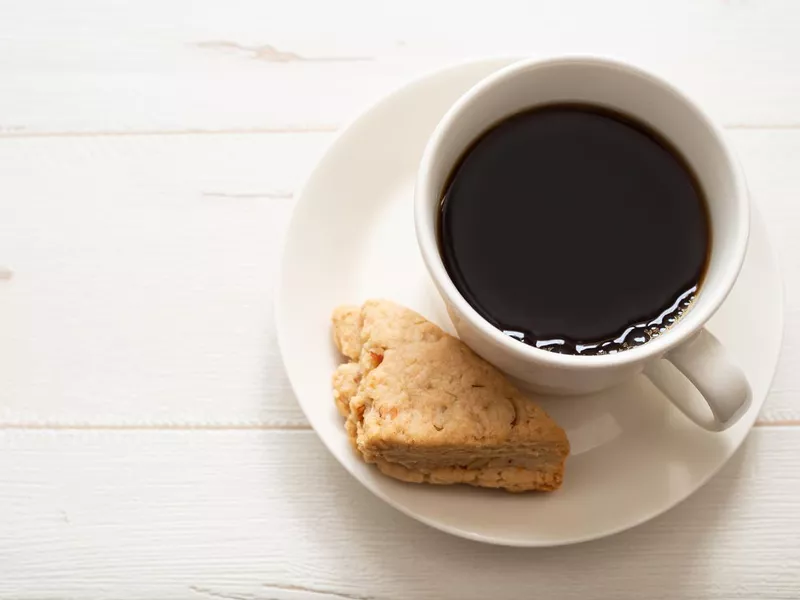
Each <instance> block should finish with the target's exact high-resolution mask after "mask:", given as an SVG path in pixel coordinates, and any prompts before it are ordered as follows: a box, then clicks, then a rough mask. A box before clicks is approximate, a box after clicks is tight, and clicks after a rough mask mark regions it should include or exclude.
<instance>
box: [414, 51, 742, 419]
mask: <svg viewBox="0 0 800 600" xmlns="http://www.w3.org/2000/svg"><path fill="white" fill-rule="evenodd" d="M556 102H580V103H588V104H594V105H599V106H604V107H608V108H612V109H615V110H617V111H619V112H622V113H625V114H628V115H631V116H633V117H635V118H637V119H638V120H640V121H642V122H644V123H646V124H648V125H650V126H651V127H652V128H653V129H655V130H656V131H658V132H659V133H661V134H662V135H663V136H664V137H665V138H666V139H668V140H669V141H670V142H671V143H672V144H673V145H674V146H675V147H676V148H677V149H678V150H679V151H680V152H681V154H682V155H683V156H684V157H685V158H686V160H688V162H689V163H690V164H691V166H692V168H693V169H694V171H695V174H696V175H697V177H698V178H699V180H700V184H701V186H702V188H703V190H704V192H705V195H706V199H707V202H708V209H709V214H710V222H711V254H710V259H709V264H708V269H707V272H706V275H705V278H704V280H703V282H702V285H701V287H700V291H699V294H698V295H697V298H696V300H695V302H694V303H693V305H692V307H691V309H690V310H689V311H687V312H686V314H685V315H684V316H683V317H682V318H681V319H680V320H679V321H678V322H677V323H676V324H675V325H674V326H673V327H671V328H670V329H669V330H667V331H666V332H665V333H663V334H661V335H660V336H658V337H656V338H654V339H652V340H651V341H649V342H647V343H646V344H644V345H642V346H638V347H635V348H632V349H629V350H625V351H622V352H619V353H617V354H609V355H603V356H574V355H564V354H557V353H553V352H548V351H546V350H541V349H538V348H535V347H532V346H529V345H526V344H523V343H521V342H519V341H517V340H514V339H511V338H510V337H508V336H506V335H504V334H503V333H501V332H500V331H499V330H498V329H496V328H495V327H494V326H492V325H491V324H490V323H489V322H488V321H486V320H485V319H483V318H482V317H481V316H480V315H479V314H478V312H477V311H476V310H475V309H474V308H473V307H472V306H470V304H469V303H468V302H467V301H466V300H465V299H464V297H463V296H462V295H461V294H460V293H459V291H458V290H457V289H456V287H455V285H454V284H453V282H452V281H451V279H450V277H449V276H448V274H447V271H446V270H445V267H444V264H443V262H442V258H441V256H440V254H439V248H438V243H437V231H436V222H437V218H438V212H439V205H440V200H441V196H442V191H443V188H444V186H445V183H446V181H447V178H448V176H449V175H450V173H451V171H452V169H453V167H454V166H455V164H456V162H457V161H458V160H459V158H460V157H461V156H462V154H463V153H464V151H465V150H466V149H467V148H468V147H469V145H470V143H471V142H473V141H474V140H475V139H476V138H477V137H478V136H479V135H480V134H481V133H483V132H485V131H486V130H487V129H489V128H490V127H492V125H494V124H495V123H497V122H498V121H500V120H502V119H503V118H505V117H508V116H510V115H513V114H515V113H518V112H520V111H522V110H525V109H527V108H531V107H534V106H537V105H544V104H552V103H556ZM414 211H415V212H414V218H415V223H416V233H417V241H418V243H419V247H420V250H421V252H422V257H423V259H424V261H425V265H426V267H427V269H428V272H429V273H430V275H431V277H432V278H433V281H434V283H435V285H436V287H437V288H438V290H439V293H440V294H441V296H442V298H443V299H444V302H445V304H446V306H447V310H448V313H449V315H450V318H451V319H452V321H453V325H454V326H455V328H456V330H457V332H458V335H459V336H460V338H461V339H462V340H463V341H464V342H465V343H466V344H467V345H468V346H470V347H471V348H472V349H473V350H474V351H475V352H477V353H478V354H479V355H481V356H483V357H484V358H485V359H486V360H488V361H489V362H491V363H493V364H494V365H496V366H497V367H499V368H500V369H502V370H503V371H505V372H506V373H508V374H509V375H511V376H512V377H515V378H516V379H518V380H520V381H521V382H523V383H524V384H527V386H529V387H530V388H531V389H533V390H536V391H539V392H544V393H548V394H587V393H591V392H595V391H598V390H601V389H604V388H608V387H611V386H613V385H616V384H619V383H622V382H623V381H625V380H627V379H629V378H631V377H633V376H635V375H637V374H639V373H641V372H643V371H644V373H645V374H646V375H647V376H648V377H649V378H650V379H651V380H652V381H653V383H655V384H656V386H657V387H659V389H661V391H662V392H664V394H665V395H666V396H667V397H668V398H669V399H670V400H671V401H672V402H673V404H675V405H676V406H677V407H678V408H679V409H680V410H682V411H683V412H684V413H685V414H686V415H687V416H688V417H689V418H691V419H692V420H693V421H695V422H696V423H697V424H698V425H701V426H702V427H705V428H706V429H709V430H714V431H721V430H723V429H726V428H728V427H730V426H731V425H733V424H734V423H735V422H736V421H737V420H738V418H739V417H740V416H741V415H742V414H743V413H744V412H745V411H746V410H747V407H748V406H749V404H750V395H751V394H750V386H749V384H748V382H747V379H746V377H745V375H744V373H743V372H742V371H741V369H739V367H737V366H736V365H734V364H733V363H732V362H731V360H730V359H729V358H728V356H726V353H725V350H724V348H723V347H722V345H721V344H720V343H719V342H718V341H717V339H716V338H715V337H714V336H713V335H712V334H711V333H709V332H708V330H707V329H706V328H705V324H706V322H707V321H708V320H709V319H710V318H711V316H712V315H713V314H714V313H715V312H716V310H717V309H718V308H719V307H720V305H721V304H722V302H723V301H724V300H725V298H726V296H727V295H728V293H729V292H730V290H731V288H732V287H733V284H734V282H735V281H736V278H737V276H738V275H739V271H740V269H741V266H742V263H743V261H744V257H745V251H746V249H747V238H748V232H749V219H750V208H749V198H748V191H747V186H746V183H745V179H744V174H743V173H742V170H741V168H740V166H739V163H738V161H737V160H736V159H735V157H734V156H733V153H732V152H731V149H730V148H729V147H728V145H727V144H726V142H725V139H724V135H723V133H722V131H721V130H720V128H719V127H718V126H717V125H715V124H714V123H713V122H712V121H711V120H710V119H709V118H708V117H707V116H706V115H705V114H704V113H703V112H702V111H701V110H700V109H699V108H698V107H697V106H696V105H695V104H694V103H693V102H692V101H691V100H689V99H688V98H687V97H686V96H685V95H684V94H682V93H681V92H679V91H678V90H677V89H675V88H674V87H673V86H672V85H671V84H669V83H667V82H665V81H663V80H661V79H659V78H657V77H655V76H653V75H650V74H648V73H646V72H644V71H642V70H640V69H638V68H636V67H633V66H630V65H627V64H624V63H620V62H616V61H612V60H607V59H599V58H584V57H567V58H554V59H548V60H524V61H520V62H517V63H515V64H513V65H511V66H509V67H506V68H504V69H501V70H500V71H498V72H497V73H495V74H493V75H490V76H489V77H487V78H486V79H484V80H483V81H481V82H480V83H478V84H477V85H475V86H474V87H473V88H472V89H470V90H469V91H468V92H467V93H466V94H464V95H463V96H462V97H461V98H460V99H459V100H458V101H457V102H456V103H455V104H454V105H453V106H452V108H450V110H449V111H448V112H447V113H446V114H445V116H444V117H443V118H442V120H441V121H440V122H439V124H438V126H437V127H436V129H435V131H434V132H433V135H432V136H431V138H430V140H429V141H428V145H427V146H426V148H425V152H424V154H423V156H422V161H421V164H420V167H419V174H418V176H417V183H416V191H415V207H414ZM532 244H535V242H532ZM531 251H532V252H536V248H535V245H534V246H533V247H532V248H531ZM541 252H542V256H541V260H551V256H550V254H551V253H552V250H550V249H544V248H542V249H541ZM667 362H668V363H671V364H672V365H673V366H674V367H676V368H677V370H676V369H674V368H671V367H670V366H669V365H668V364H667ZM689 382H691V384H692V386H693V387H694V388H695V389H694V390H693V389H692V386H689V385H688V383H689ZM687 389H688V390H689V391H690V392H691V393H687ZM697 392H699V394H700V395H702V398H703V399H705V403H707V405H708V408H710V411H709V410H708V408H706V407H705V406H703V407H702V410H701V409H699V408H698V406H697V397H698V394H697Z"/></svg>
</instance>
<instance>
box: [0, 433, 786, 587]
mask: <svg viewBox="0 0 800 600" xmlns="http://www.w3.org/2000/svg"><path fill="white" fill-rule="evenodd" d="M798 453H800V435H798V430H796V429H793V428H769V429H760V430H756V431H755V432H754V433H753V434H752V436H751V438H750V440H749V441H748V442H747V444H746V445H745V448H744V450H743V451H742V452H740V453H739V454H737V455H736V457H735V458H734V459H733V460H732V461H731V463H730V464H729V465H728V466H727V467H725V469H724V470H723V471H722V472H721V473H720V474H719V475H718V476H717V477H716V478H715V479H714V480H712V482H711V483H709V484H708V485H707V486H706V487H705V488H704V489H702V490H700V491H699V492H698V493H697V494H696V495H695V496H694V497H692V498H691V499H689V500H687V501H686V502H685V503H683V504H682V505H680V506H679V507H677V508H675V509H674V510H672V511H670V512H669V513H667V514H666V515H664V516H662V517H660V518H658V519H656V520H655V521H653V522H651V523H649V524H646V525H643V526H641V527H639V528H637V529H634V530H631V531H629V532H627V533H624V534H621V535H618V536H615V537H612V538H608V539H606V540H601V541H598V542H592V543H588V544H583V545H579V546H574V547H567V548H559V549H550V550H540V551H524V550H514V549H507V548H496V547H490V546H485V545H481V544H477V543H473V542H467V541H464V540H460V539H456V538H453V537H450V536H448V535H446V534H443V533H440V532H437V531H434V530H432V529H429V528H427V527H425V526H423V525H421V524H419V523H417V522H415V521H412V520H411V519H409V518H407V517H405V516H403V515H401V514H400V513H398V512H396V511H395V510H393V509H391V508H389V507H388V506H387V505H385V504H384V503H383V502H382V501H380V500H378V499H377V498H374V497H373V496H372V495H371V494H369V492H367V491H365V490H364V489H363V488H362V487H361V486H360V485H359V484H357V483H356V482H355V481H354V480H353V479H352V478H351V477H350V476H349V475H348V474H346V473H345V472H344V470H343V469H342V468H341V467H340V466H339V465H338V464H337V463H335V462H334V460H333V459H332V458H331V457H330V456H329V455H328V453H327V451H326V450H325V449H324V448H323V447H322V446H321V444H320V443H319V442H318V440H317V438H316V436H315V435H314V434H313V433H312V432H257V431H255V432H253V431H251V432H231V431H228V432H197V431H194V432H116V431H115V432H105V431H87V432H52V431H36V432H31V431H26V432H22V431H15V432H8V431H6V432H0V472H2V473H3V486H2V489H0V531H2V532H3V533H2V542H0V570H2V573H3V577H2V578H0V598H2V599H4V600H5V599H8V600H11V599H13V600H34V599H36V600H44V599H51V598H52V599H54V598H65V597H75V598H83V599H86V600H92V599H97V600H101V599H103V600H105V599H107V598H111V597H114V598H160V599H162V600H170V599H173V598H202V597H205V598H227V599H244V598H246V599H248V600H261V599H263V600H266V599H297V598H313V599H319V600H321V599H324V598H349V599H352V598H358V599H362V598H372V599H382V598H386V599H390V598H419V599H431V600H438V599H440V598H445V597H449V598H462V599H464V600H469V599H473V598H474V599H476V600H483V599H485V598H488V597H491V598H498V599H501V598H521V597H534V598H559V599H562V600H570V599H575V600H578V599H580V600H584V599H585V598H616V599H618V600H625V599H628V598H630V599H635V600H641V598H643V597H646V598H649V599H651V600H658V599H662V598H663V599H673V598H683V599H701V598H709V597H714V598H728V599H742V600H752V599H753V598H786V599H789V598H796V597H797V593H798V592H800V547H798V545H797V539H798V538H799V537H800V515H799V514H798V512H797V511H796V510H794V509H793V507H795V506H796V501H795V500H796V498H797V495H798V493H800V473H798V471H797V469H796V468H795V463H796V458H795V457H796V456H797V454H798ZM588 509H589V508H588V507H587V510H588Z"/></svg>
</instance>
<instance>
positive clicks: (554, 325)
mask: <svg viewBox="0 0 800 600" xmlns="http://www.w3.org/2000/svg"><path fill="white" fill-rule="evenodd" d="M709 236H710V234H709V224H708V215H707V209H706V205H705V201H704V198H703V194H702V191H701V188H700V186H699V184H698V182H697V180H696V178H695V177H694V175H693V173H692V171H691V169H690V168H689V167H688V165H687V164H686V162H685V160H684V159H683V158H682V157H681V156H680V155H679V154H678V152H677V151H676V150H675V149H673V148H672V147H671V146H670V145H669V144H668V143H667V142H666V141H665V140H663V139H662V138H660V137H659V136H658V135H657V134H656V133H654V132H653V131H652V130H651V129H649V128H648V127H646V126H644V125H643V124H641V123H638V122H636V121H634V120H633V119H631V118H628V117H626V116H623V115H620V114H617V113H614V112H611V111H608V110H605V109H601V108H598V107H593V106H585V105H550V106H545V107H541V108H535V109H532V110H529V111H526V112H523V113H520V114H517V115H514V116H512V117H510V118H507V119H505V120H503V121H501V122H500V123H498V124H497V125H495V126H494V127H492V128H491V129H489V130H488V131H487V132H485V133H484V134H483V135H482V136H481V137H480V138H478V140H477V141H476V142H474V143H473V145H472V146H471V147H470V148H469V149H468V150H467V151H466V152H465V153H464V155H463V156H462V158H461V159H460V161H459V162H458V164H457V165H456V167H455V169H454V170H453V172H452V174H451V176H450V179H449V181H448V183H447V185H446V187H445V190H444V191H443V196H442V203H441V211H440V215H439V245H440V252H441V254H442V258H443V260H444V264H445V267H446V268H447V271H448V273H449V275H450V277H451V279H452V280H453V282H454V283H455V285H456V287H457V288H458V289H459V291H460V292H461V294H462V295H463V296H464V298H465V299H466V300H467V301H468V302H469V303H470V304H471V305H472V306H473V307H474V308H475V309H476V310H477V311H478V312H479V313H480V314H481V315H482V316H483V317H484V318H485V319H487V320H488V321H489V322H490V323H492V324H493V325H494V326H496V327H497V328H499V329H500V330H502V331H504V332H505V333H506V334H507V335H510V336H511V337H514V338H516V339H518V340H520V341H522V342H525V343H527V344H531V345H533V346H537V347H540V348H545V349H548V350H552V351H556V352H563V353H568V354H606V353H613V352H617V351H619V350H624V349H626V348H629V347H632V346H636V345H640V344H643V343H645V342H647V341H648V340H649V339H651V338H652V337H654V336H657V335H659V334H660V333H663V332H664V331H665V330H666V328H668V327H669V326H670V325H671V324H673V323H674V322H675V321H677V320H678V319H679V318H680V317H681V315H682V314H683V313H684V312H685V310H686V309H688V307H689V306H690V305H691V302H692V301H693V298H694V296H695V294H696V293H697V290H698V286H699V285H700V282H701V280H702V276H703V273H704V271H705V266H706V262H707V259H708V252H709V242H710V240H709Z"/></svg>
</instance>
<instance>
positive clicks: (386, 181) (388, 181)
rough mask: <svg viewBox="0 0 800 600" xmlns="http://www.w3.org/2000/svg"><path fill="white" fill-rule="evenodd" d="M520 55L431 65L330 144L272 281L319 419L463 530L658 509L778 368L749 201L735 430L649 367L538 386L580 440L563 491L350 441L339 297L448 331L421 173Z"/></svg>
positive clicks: (393, 490)
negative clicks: (577, 388) (700, 411)
mask: <svg viewBox="0 0 800 600" xmlns="http://www.w3.org/2000/svg"><path fill="white" fill-rule="evenodd" d="M509 62H511V61H509V60H491V61H481V62H474V63H469V64H465V65H461V66H457V67H453V68H449V69H446V70H444V71H441V72H438V73H436V74H434V75H430V76H428V77H425V78H423V79H420V80H418V81H416V82H414V83H412V84H410V85H408V86H407V87H404V88H402V89H401V90H399V91H397V92H395V93H393V94H392V95H390V96H389V97H387V98H385V99H384V100H382V101H381V102H379V103H378V104H376V105H375V106H374V107H373V108H371V109H370V110H369V111H367V112H366V113H365V114H363V115H362V116H361V117H360V118H358V119H357V120H356V121H355V122H354V123H353V124H352V125H350V127H348V128H347V129H346V130H345V131H344V132H343V133H342V134H341V136H340V137H339V138H338V139H337V140H336V141H335V142H334V143H333V144H332V145H331V147H330V149H329V150H328V152H327V154H326V155H325V156H324V158H323V159H322V160H321V161H320V163H319V165H318V166H317V168H316V169H315V170H314V172H313V173H312V175H311V177H310V178H309V180H308V182H307V184H306V187H305V189H304V190H303V193H302V194H301V195H300V197H299V198H298V201H297V206H296V208H295V212H294V216H293V218H292V222H291V225H290V227H289V232H288V234H287V239H286V248H285V254H284V257H283V264H282V273H281V278H280V284H279V290H278V292H277V295H276V316H277V327H278V339H279V343H280V348H281V352H282V354H283V360H284V363H285V365H286V370H287V372H288V375H289V378H290V380H291V383H292V386H293V388H294V391H295V393H296V395H297V399H298V401H299V402H300V406H302V408H303V410H304V411H305V414H306V416H307V417H308V420H309V421H310V422H311V425H312V426H313V427H314V429H315V430H316V431H317V433H318V434H319V436H320V438H322V441H323V442H324V443H325V445H326V446H327V447H328V449H329V450H330V451H331V452H332V453H333V455H334V456H335V457H336V458H337V459H338V460H339V462H341V463H342V465H344V467H345V468H346V469H347V470H348V471H349V472H350V473H352V474H353V476H354V477H355V478H356V479H357V480H358V481H360V482H361V483H362V484H364V485H365V486H366V487H367V488H368V489H370V490H371V491H372V492H373V493H375V494H376V495H377V496H379V497H380V498H382V499H384V500H385V501H386V502H388V503H389V504H391V505H392V506H394V507H396V508H398V509H399V510H401V511H403V512H404V513H406V514H408V515H410V516H412V517H414V518H416V519H419V520H420V521H422V522H424V523H427V524H429V525H432V526H434V527H437V528H439V529H441V530H443V531H447V532H450V533H453V534H456V535H460V536H463V537H467V538H471V539H475V540H480V541H484V542H492V543H496V544H507V545H514V546H555V545H560V544H569V543H574V542H580V541H584V540H590V539H593V538H599V537H602V536H606V535H609V534H612V533H615V532H618V531H622V530H624V529H627V528H629V527H633V526H634V525H637V524H639V523H643V522H645V521H647V520H648V519H652V518H653V517H655V516H656V515H659V514H661V513H662V512H664V511H665V510H667V509H668V508H670V507H672V506H674V505H675V504H677V503H678V502H680V501H681V500H683V499H684V498H686V497H687V496H689V494H691V493H692V492H694V491H695V490H697V489H698V488H699V487H700V486H701V485H703V484H704V483H705V482H706V481H707V480H708V479H709V478H710V477H711V476H712V475H714V473H716V472H717V471H718V470H719V469H720V467H722V465H724V464H725V462H726V461H727V460H728V459H729V458H730V457H731V455H732V454H733V452H734V451H735V450H736V448H738V446H739V445H740V444H741V443H742V441H743V440H744V438H745V436H746V435H747V432H748V431H749V430H750V428H751V427H752V425H753V423H754V422H755V420H756V416H757V415H758V412H759V410H760V409H761V406H762V405H763V403H764V399H765V397H766V395H767V390H768V388H769V385H770V381H771V379H772V375H773V372H774V371H775V366H776V363H777V359H778V350H779V348H780V342H781V332H782V327H783V307H782V284H781V279H780V274H779V271H778V268H777V265H776V262H775V259H774V257H773V254H772V251H771V249H770V246H769V241H768V239H767V235H766V231H765V228H764V226H763V224H762V221H761V219H760V217H759V216H758V214H754V218H753V230H752V235H751V241H750V248H749V250H748V255H747V259H746V261H745V265H744V269H743V270H742V274H741V277H740V278H739V281H738V282H737V284H736V287H735V288H734V290H733V292H732V293H731V295H730V297H729V299H728V300H727V301H726V303H725V305H724V306H723V307H722V309H721V310H720V311H719V313H718V314H717V315H716V316H715V317H714V319H713V320H712V321H711V324H710V329H711V330H712V331H713V332H714V334H715V335H717V336H718V337H719V339H720V340H722V342H723V343H724V344H725V346H726V347H727V348H728V350H729V351H730V353H731V354H732V356H733V357H734V358H735V359H736V360H737V361H738V362H739V364H740V365H741V366H742V367H743V368H744V370H745V372H746V373H747V375H748V378H749V380H750V383H751V385H752V387H753V405H752V407H751V409H750V410H749V412H748V413H747V414H746V415H745V416H744V417H743V418H742V420H741V421H740V422H739V423H738V424H737V425H736V426H734V427H733V428H731V429H729V430H728V431H726V432H725V433H718V434H715V433H708V432H706V431H703V430H701V429H700V428H698V427H696V426H695V425H693V424H692V423H690V422H689V421H687V419H686V418H684V417H683V415H681V414H680V413H679V412H678V411H677V410H675V409H674V408H672V406H671V405H670V404H669V403H668V402H667V401H666V400H665V399H664V398H663V397H662V396H661V395H660V394H659V392H658V391H656V389H655V388H654V387H653V386H652V385H651V384H650V383H649V382H648V381H647V380H646V379H644V378H643V377H641V378H638V379H636V380H633V381H631V382H629V383H628V384H626V385H624V386H622V387H620V388H617V389H614V390H612V391H608V392H604V393H602V394H597V395H594V396H588V397H582V398H544V399H541V403H542V405H543V406H544V407H545V409H546V410H547V411H548V412H549V413H550V414H551V415H552V416H553V417H554V418H555V419H556V420H557V421H558V422H559V423H561V425H562V426H563V427H564V429H565V430H566V431H567V434H568V436H569V439H570V441H571V443H572V451H573V454H572V456H571V457H570V458H569V460H568V462H567V470H566V474H565V479H564V486H563V488H562V489H561V490H560V491H558V492H555V493H553V494H521V495H512V494H508V493H505V492H498V491H490V490H481V489H475V488H471V487H467V486H448V487H439V486H430V485H414V484H405V483H400V482H397V481H394V480H392V479H389V478H388V477H384V476H383V475H381V474H380V473H379V472H378V471H377V470H376V469H375V468H374V467H372V466H369V465H366V464H364V463H363V462H362V461H361V460H360V459H359V457H358V456H357V455H356V454H355V452H354V451H353V449H352V448H351V447H350V444H349V442H348V440H347V437H346V436H345V432H344V427H343V424H342V418H341V417H340V416H339V414H338V413H337V411H336V409H335V408H334V404H333V399H332V396H331V383H330V381H331V374H332V372H333V370H334V368H335V367H336V365H337V364H338V363H339V362H340V360H341V359H340V357H339V356H338V354H337V352H336V350H335V348H334V347H333V344H332V341H331V334H330V323H329V318H330V314H331V310H332V309H333V308H334V307H335V306H337V305H339V304H345V303H353V304H357V303H361V302H362V301H363V300H365V299H367V298H373V297H385V298H390V299H392V300H395V301H397V302H400V303H402V304H405V305H407V306H409V307H411V308H414V309H415V310H417V311H419V312H420V313H422V314H423V315H425V316H426V317H428V318H430V319H432V320H433V321H435V322H437V323H438V324H440V325H442V326H443V327H445V328H446V329H448V330H450V331H451V332H452V327H451V325H450V323H449V321H448V318H447V315H446V313H445V311H444V307H443V305H442V303H441V301H440V299H439V297H438V296H437V294H436V292H435V290H434V289H433V285H432V284H431V283H430V281H429V280H428V276H427V273H426V271H425V268H424V267H423V264H422V260H421V258H420V256H419V252H418V250H417V246H416V242H415V239H414V224H413V215H412V212H413V210H412V197H413V186H414V176H415V172H416V169H417V164H418V162H419V159H420V156H421V154H422V150H423V147H424V146H425V143H426V140H427V138H428V136H429V135H430V133H431V131H432V130H433V128H434V126H435V125H436V123H437V122H438V121H439V119H440V117H441V116H442V115H443V114H444V112H445V111H446V109H447V108H448V107H449V106H450V105H451V104H452V103H453V101H455V100H456V99H457V98H458V97H459V96H460V95H461V94H462V93H463V92H465V91H466V90H467V89H468V88H469V87H471V86H472V85H473V84H475V83H476V82H477V81H478V80H480V79H481V78H483V77H485V76H486V75H488V74H489V73H491V72H493V71H495V70H496V69H498V68H500V67H503V66H505V65H506V64H508V63H509ZM753 315H757V316H758V318H753ZM307 476H308V477H309V481H311V480H312V479H313V476H312V474H307Z"/></svg>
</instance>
